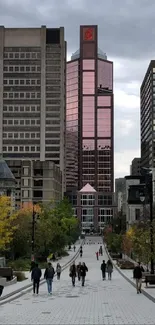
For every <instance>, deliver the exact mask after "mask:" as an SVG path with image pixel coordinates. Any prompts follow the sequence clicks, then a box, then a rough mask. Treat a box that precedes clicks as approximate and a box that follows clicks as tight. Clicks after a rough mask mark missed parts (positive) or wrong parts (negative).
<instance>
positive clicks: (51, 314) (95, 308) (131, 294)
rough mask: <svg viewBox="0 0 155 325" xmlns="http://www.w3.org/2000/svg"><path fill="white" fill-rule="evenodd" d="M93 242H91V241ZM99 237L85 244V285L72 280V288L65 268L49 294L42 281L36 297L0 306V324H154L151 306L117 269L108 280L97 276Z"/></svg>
mask: <svg viewBox="0 0 155 325" xmlns="http://www.w3.org/2000/svg"><path fill="white" fill-rule="evenodd" d="M94 241H95V243H94ZM100 241H101V239H100V238H96V239H95V238H93V239H92V242H93V244H91V243H90V244H89V245H85V246H84V249H83V252H84V254H83V258H82V259H80V258H78V260H77V262H79V261H80V260H81V261H85V263H86V265H87V266H88V274H87V277H86V284H85V287H82V286H81V283H80V282H78V281H76V286H75V287H72V285H71V279H70V277H69V269H66V270H65V271H64V272H63V273H62V276H61V279H60V281H57V280H56V279H54V282H53V295H52V296H48V294H47V286H46V284H43V285H41V287H40V292H39V295H38V296H33V294H32V292H29V293H27V294H25V295H24V296H22V297H20V298H18V299H16V300H14V301H12V302H10V303H6V304H5V305H3V306H1V307H0V324H3V325H5V324H12V325H13V324H25V325H26V324H40V325H41V324H45V325H47V324H51V325H54V324H55V325H58V324H61V325H62V324H64V325H66V324H68V325H70V324H72V325H74V324H75V325H77V324H78V325H82V324H84V325H88V324H89V325H99V324H109V325H113V324H115V325H117V324H118V325H123V324H128V325H132V324H134V325H138V324H140V325H142V324H146V325H148V324H150V325H154V324H155V308H154V307H155V305H154V303H153V302H152V301H150V300H149V299H148V298H147V297H145V296H144V295H143V294H139V295H137V293H136V290H135V288H134V287H133V286H132V285H131V284H130V283H128V282H127V281H126V280H125V279H124V278H123V277H122V276H121V275H120V273H119V272H118V271H117V270H114V272H113V276H112V280H111V281H109V280H106V281H103V280H102V279H101V271H100V265H101V262H102V259H105V260H107V259H108V257H107V255H106V252H105V251H104V255H103V257H102V259H101V258H100V259H99V261H97V260H96V255H95V252H96V251H97V250H98V248H99V246H100V245H101V243H100Z"/></svg>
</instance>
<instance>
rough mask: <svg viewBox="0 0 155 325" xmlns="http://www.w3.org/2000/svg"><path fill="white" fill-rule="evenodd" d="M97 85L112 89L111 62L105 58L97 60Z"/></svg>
mask: <svg viewBox="0 0 155 325" xmlns="http://www.w3.org/2000/svg"><path fill="white" fill-rule="evenodd" d="M97 84H98V87H100V86H102V88H108V89H109V90H113V64H112V62H109V61H105V60H98V80H97Z"/></svg>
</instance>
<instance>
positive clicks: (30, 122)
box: [3, 119, 40, 125]
mask: <svg viewBox="0 0 155 325" xmlns="http://www.w3.org/2000/svg"><path fill="white" fill-rule="evenodd" d="M3 125H40V120H38V119H37V120H35V119H29V120H23V119H22V120H14V119H8V120H5V119H4V120H3Z"/></svg>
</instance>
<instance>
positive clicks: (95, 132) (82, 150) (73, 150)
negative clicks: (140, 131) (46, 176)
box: [66, 26, 114, 229]
mask: <svg viewBox="0 0 155 325" xmlns="http://www.w3.org/2000/svg"><path fill="white" fill-rule="evenodd" d="M113 149H114V148H113V62H111V61H109V60H108V59H107V56H106V54H105V53H104V52H102V51H101V50H100V49H99V48H98V28H97V26H81V27H80V48H79V50H78V51H76V52H75V53H74V54H73V55H72V57H71V61H69V62H68V63H67V105H66V188H67V193H68V196H69V197H70V198H71V197H72V195H73V196H74V197H75V196H76V193H79V191H80V190H82V189H83V188H85V186H86V185H87V184H88V185H89V186H87V189H89V188H90V192H91V191H92V188H93V189H94V190H93V191H95V192H98V193H99V195H100V196H102V198H103V200H102V201H105V200H104V197H106V202H109V203H108V206H104V205H103V206H102V207H100V205H98V204H97V205H96V204H95V205H94V203H93V204H92V200H93V202H95V200H94V199H90V200H89V198H88V203H89V202H90V201H91V203H90V205H91V207H90V206H89V204H88V206H87V207H85V208H84V209H83V208H80V212H79V214H78V217H79V218H80V220H81V223H82V227H83V229H84V228H87V229H88V228H90V226H91V227H92V226H93V225H94V226H95V228H96V227H98V224H99V225H101V224H102V226H103V224H104V220H105V219H106V213H107V208H108V209H109V211H110V212H108V213H109V214H108V216H109V215H110V218H112V216H113V190H114V189H113V182H114V179H113V173H114V165H113ZM83 195H84V196H85V195H87V196H89V193H88V192H87V194H83ZM90 195H91V196H92V193H90ZM71 200H72V199H71ZM84 201H85V200H84ZM81 202H83V200H82V201H81ZM76 208H77V213H78V210H79V209H78V208H79V206H77V207H76ZM86 210H87V211H86ZM95 211H97V213H96V212H95ZM83 213H84V214H83ZM96 219H97V221H96ZM86 224H87V226H86Z"/></svg>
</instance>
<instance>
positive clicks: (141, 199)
mask: <svg viewBox="0 0 155 325" xmlns="http://www.w3.org/2000/svg"><path fill="white" fill-rule="evenodd" d="M140 201H141V202H142V204H143V219H144V217H145V216H144V205H145V195H144V193H140Z"/></svg>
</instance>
